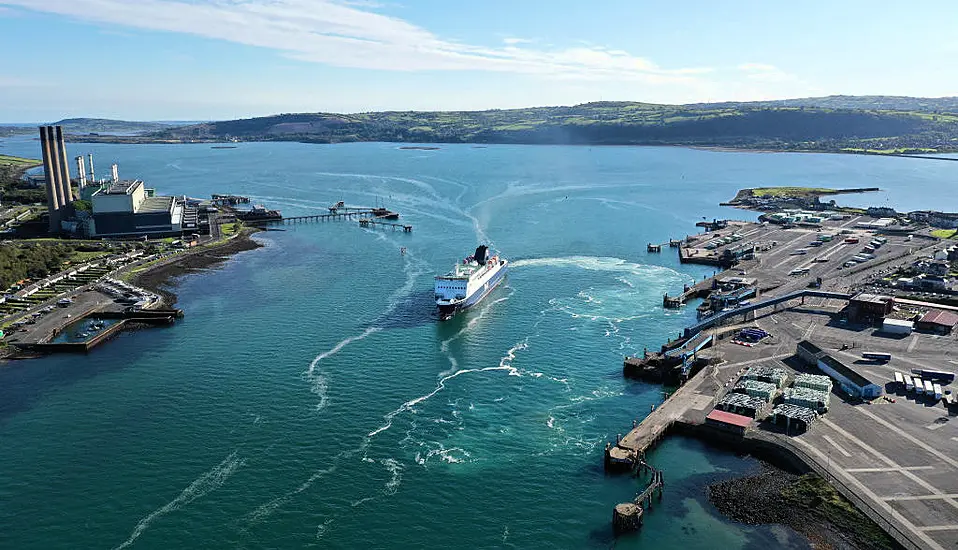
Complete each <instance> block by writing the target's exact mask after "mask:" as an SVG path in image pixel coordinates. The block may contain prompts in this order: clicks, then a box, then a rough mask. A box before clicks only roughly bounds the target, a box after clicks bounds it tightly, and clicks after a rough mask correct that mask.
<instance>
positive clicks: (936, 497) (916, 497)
mask: <svg viewBox="0 0 958 550" xmlns="http://www.w3.org/2000/svg"><path fill="white" fill-rule="evenodd" d="M943 498H958V494H950V495H913V496H903V497H884V500H940V499H943Z"/></svg>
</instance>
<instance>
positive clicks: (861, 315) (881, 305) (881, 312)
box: [848, 292, 895, 322]
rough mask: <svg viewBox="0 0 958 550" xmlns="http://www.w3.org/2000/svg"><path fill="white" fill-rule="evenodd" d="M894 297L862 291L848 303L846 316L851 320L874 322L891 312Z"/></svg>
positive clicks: (893, 305)
mask: <svg viewBox="0 0 958 550" xmlns="http://www.w3.org/2000/svg"><path fill="white" fill-rule="evenodd" d="M894 307H895V299H894V298H892V297H891V296H879V295H878V294H868V293H865V292H862V293H861V294H858V295H857V296H854V297H852V299H851V301H850V302H849V303H848V317H849V318H850V319H851V320H853V321H863V322H875V321H877V320H879V319H882V318H884V317H885V316H886V315H889V314H890V313H891V312H892V309H893V308H894Z"/></svg>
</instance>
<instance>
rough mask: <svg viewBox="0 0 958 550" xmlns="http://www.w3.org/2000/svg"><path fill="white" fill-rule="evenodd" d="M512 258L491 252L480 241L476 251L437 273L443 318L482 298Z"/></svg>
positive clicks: (438, 294)
mask: <svg viewBox="0 0 958 550" xmlns="http://www.w3.org/2000/svg"><path fill="white" fill-rule="evenodd" d="M508 269H509V262H508V261H507V260H505V259H503V258H500V257H499V256H498V255H493V256H490V255H489V247H487V246H485V245H480V246H479V247H478V248H476V253H475V254H474V255H472V256H469V257H467V258H465V259H463V260H462V262H460V263H458V264H456V266H455V267H453V268H452V271H450V272H449V273H446V274H445V275H438V276H436V289H435V290H436V305H437V306H439V315H440V316H441V318H442V319H443V320H445V319H449V318H450V317H452V316H453V315H455V314H456V312H458V311H459V310H462V309H466V308H468V307H472V306H474V305H476V304H478V303H479V302H480V301H482V299H483V298H485V297H486V296H487V295H488V294H489V293H490V292H492V289H494V288H496V286H497V285H498V284H499V283H501V282H502V279H503V278H504V277H505V275H506V271H507V270H508Z"/></svg>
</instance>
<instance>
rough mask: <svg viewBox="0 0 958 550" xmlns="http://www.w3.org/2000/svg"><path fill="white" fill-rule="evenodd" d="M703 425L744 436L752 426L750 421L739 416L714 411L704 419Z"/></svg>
mask: <svg viewBox="0 0 958 550" xmlns="http://www.w3.org/2000/svg"><path fill="white" fill-rule="evenodd" d="M705 423H706V424H708V425H709V426H714V427H716V428H718V429H720V430H722V431H726V432H730V433H734V434H736V435H745V432H747V431H748V429H749V428H750V427H751V426H752V419H751V418H749V417H747V416H742V415H740V414H734V413H730V412H725V411H720V410H718V409H715V410H713V411H712V412H710V413H709V415H708V416H706V417H705Z"/></svg>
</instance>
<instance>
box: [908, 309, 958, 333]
mask: <svg viewBox="0 0 958 550" xmlns="http://www.w3.org/2000/svg"><path fill="white" fill-rule="evenodd" d="M955 326H958V315H956V314H955V313H952V312H950V311H944V310H940V309H933V310H931V311H929V312H928V313H926V314H925V315H923V316H922V318H921V319H919V320H918V322H917V323H916V324H915V328H917V329H918V330H924V331H928V332H934V333H936V334H951V331H952V330H954V329H955Z"/></svg>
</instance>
